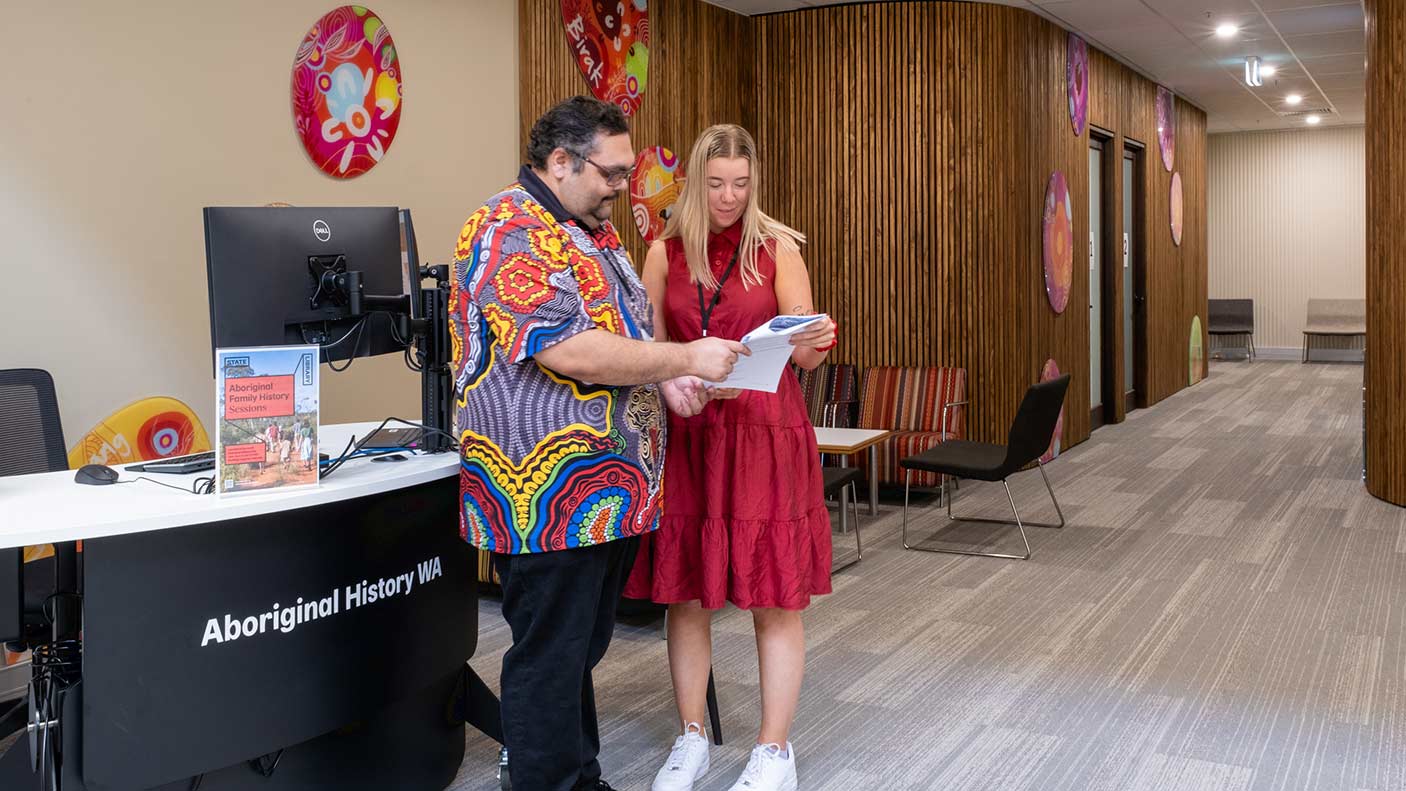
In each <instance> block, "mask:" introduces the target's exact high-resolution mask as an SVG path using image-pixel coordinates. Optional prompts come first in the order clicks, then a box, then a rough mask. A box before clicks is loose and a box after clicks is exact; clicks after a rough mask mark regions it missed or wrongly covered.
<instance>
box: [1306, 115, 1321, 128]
mask: <svg viewBox="0 0 1406 791" xmlns="http://www.w3.org/2000/svg"><path fill="white" fill-rule="evenodd" d="M1303 120H1304V123H1306V124H1308V125H1309V126H1316V125H1317V124H1318V122H1319V121H1322V120H1323V119H1322V118H1319V117H1318V116H1316V115H1310V116H1309V117H1307V118H1305V119H1303Z"/></svg>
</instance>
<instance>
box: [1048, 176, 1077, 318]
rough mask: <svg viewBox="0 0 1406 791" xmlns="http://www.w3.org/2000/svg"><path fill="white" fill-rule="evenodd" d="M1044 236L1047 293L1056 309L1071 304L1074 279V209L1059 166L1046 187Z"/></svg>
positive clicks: (1059, 309) (1062, 309) (1061, 308)
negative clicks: (1070, 296)
mask: <svg viewBox="0 0 1406 791" xmlns="http://www.w3.org/2000/svg"><path fill="white" fill-rule="evenodd" d="M1041 225H1042V230H1043V236H1044V248H1043V256H1042V257H1043V262H1044V265H1045V293H1046V294H1047V295H1048V296H1049V298H1050V307H1052V308H1054V312H1055V313H1063V312H1064V309H1065V308H1066V307H1067V306H1068V305H1069V288H1070V285H1071V284H1072V283H1073V282H1074V210H1073V207H1072V206H1071V205H1070V203H1069V185H1068V184H1066V183H1065V181H1064V174H1063V173H1061V172H1060V171H1058V170H1056V171H1055V172H1054V175H1052V176H1050V184H1049V187H1048V188H1047V189H1046V190H1045V211H1044V215H1043V217H1042V218H1041Z"/></svg>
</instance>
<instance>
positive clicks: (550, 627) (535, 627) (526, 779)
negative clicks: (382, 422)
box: [493, 538, 639, 791]
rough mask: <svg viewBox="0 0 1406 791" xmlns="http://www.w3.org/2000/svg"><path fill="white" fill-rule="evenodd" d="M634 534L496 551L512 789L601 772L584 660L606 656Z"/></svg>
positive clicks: (567, 788) (564, 788)
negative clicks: (527, 551)
mask: <svg viewBox="0 0 1406 791" xmlns="http://www.w3.org/2000/svg"><path fill="white" fill-rule="evenodd" d="M638 549H639V539H638V538H625V539H617V540H615V541H611V542H608V543H606V544H602V545H600V546H594V547H585V548H582V549H566V550H560V551H557V552H543V553H540V554H532V555H494V556H493V564H494V568H495V569H496V570H497V571H498V577H499V579H500V580H501V581H502V583H503V617H504V618H505V619H507V621H508V626H509V627H510V628H511V629H512V632H513V647H512V648H510V649H508V653H507V654H506V655H504V657H503V676H502V687H503V693H502V694H503V737H504V744H506V745H507V747H508V772H509V775H510V777H511V780H512V784H513V789H514V790H515V791H573V789H576V788H580V787H582V786H585V785H588V784H593V783H595V781H597V780H599V779H600V762H599V761H597V760H596V756H597V755H598V754H599V753H600V730H599V728H598V727H597V722H596V693H595V688H594V687H593V686H592V683H591V669H592V668H594V667H595V666H596V664H597V663H599V662H600V660H601V658H602V657H604V656H605V650H606V649H607V648H609V647H610V637H611V634H612V633H613V632H614V629H615V607H616V605H617V604H618V603H619V601H620V592H621V591H622V590H624V589H625V580H626V579H627V578H628V577H629V575H630V568H631V566H633V565H634V562H635V552H636V551H637V550H638Z"/></svg>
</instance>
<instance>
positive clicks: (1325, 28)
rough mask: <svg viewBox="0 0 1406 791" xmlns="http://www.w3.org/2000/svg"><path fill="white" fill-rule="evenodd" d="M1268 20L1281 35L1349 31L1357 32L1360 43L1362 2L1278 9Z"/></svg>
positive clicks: (1301, 0)
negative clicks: (1285, 9)
mask: <svg viewBox="0 0 1406 791" xmlns="http://www.w3.org/2000/svg"><path fill="white" fill-rule="evenodd" d="M1300 2H1303V0H1300ZM1269 21H1270V22H1273V23H1274V26H1275V27H1276V28H1278V29H1279V33H1280V35H1283V36H1302V35H1306V34H1312V33H1325V32H1332V31H1349V32H1354V33H1357V34H1358V43H1361V35H1362V32H1363V21H1362V4H1361V3H1360V2H1353V3H1342V4H1340V5H1317V6H1309V7H1307V8H1294V9H1292V10H1289V11H1279V12H1275V13H1270V14H1269Z"/></svg>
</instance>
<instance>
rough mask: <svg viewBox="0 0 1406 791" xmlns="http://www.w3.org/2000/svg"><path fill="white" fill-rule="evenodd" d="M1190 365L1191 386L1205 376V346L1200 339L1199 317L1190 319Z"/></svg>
mask: <svg viewBox="0 0 1406 791" xmlns="http://www.w3.org/2000/svg"><path fill="white" fill-rule="evenodd" d="M1189 357H1190V360H1189V362H1190V363H1191V377H1190V382H1191V384H1196V383H1197V382H1199V381H1201V380H1202V379H1203V378H1205V375H1206V346H1205V341H1204V339H1203V338H1202V337H1201V317H1200V316H1192V317H1191V353H1190V355H1189Z"/></svg>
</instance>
